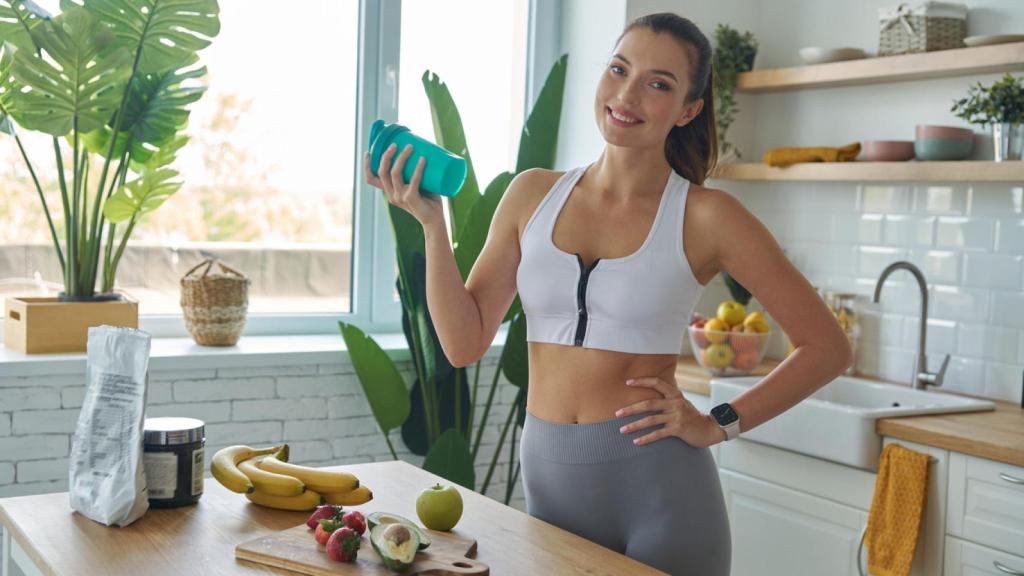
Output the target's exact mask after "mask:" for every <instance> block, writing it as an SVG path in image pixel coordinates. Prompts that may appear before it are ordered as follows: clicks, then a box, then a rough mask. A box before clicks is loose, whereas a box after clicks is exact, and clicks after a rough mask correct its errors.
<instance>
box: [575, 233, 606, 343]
mask: <svg viewBox="0 0 1024 576" xmlns="http://www.w3.org/2000/svg"><path fill="white" fill-rule="evenodd" d="M575 254H576V261H577V262H579V264H580V281H579V284H578V285H577V286H576V313H577V314H576V315H577V321H576V339H575V345H576V346H583V336H584V335H585V334H586V333H587V280H589V279H590V272H591V271H593V270H594V268H595V267H596V266H597V263H598V262H600V261H601V259H600V258H598V259H596V260H594V262H593V263H592V264H591V265H590V268H587V267H585V266H584V265H583V257H582V256H580V254H579V252H576V253H575Z"/></svg>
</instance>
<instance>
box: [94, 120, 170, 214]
mask: <svg viewBox="0 0 1024 576" xmlns="http://www.w3.org/2000/svg"><path fill="white" fill-rule="evenodd" d="M186 142H188V137H187V136H184V135H183V136H179V137H178V138H176V139H175V140H174V141H173V142H171V143H169V144H168V145H167V146H165V147H164V148H161V149H160V151H159V152H158V153H156V154H154V155H153V156H152V157H151V158H150V160H149V162H147V163H146V165H145V166H144V167H143V168H142V171H141V173H140V174H139V177H138V178H136V179H135V180H132V181H131V182H129V183H128V184H126V185H125V186H122V187H121V188H118V190H117V191H116V192H114V193H113V194H112V195H111V196H110V198H108V199H107V201H106V203H105V204H104V205H103V215H104V216H105V217H106V218H107V220H110V221H111V222H114V223H118V222H124V221H126V220H138V219H139V218H141V217H142V216H144V215H145V214H147V213H149V212H152V211H153V210H156V209H157V208H159V207H160V205H161V204H163V203H164V202H166V201H167V199H168V198H170V197H171V195H172V194H174V193H175V192H177V191H178V190H179V189H180V188H181V185H182V182H180V181H172V179H173V178H176V177H177V176H178V172H177V171H176V170H172V169H170V168H167V167H166V166H167V165H169V164H170V163H171V162H173V161H174V157H175V154H176V153H177V151H178V149H180V148H181V147H182V146H184V145H185V143H186Z"/></svg>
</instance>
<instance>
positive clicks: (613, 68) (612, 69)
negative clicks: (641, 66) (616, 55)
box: [609, 64, 622, 74]
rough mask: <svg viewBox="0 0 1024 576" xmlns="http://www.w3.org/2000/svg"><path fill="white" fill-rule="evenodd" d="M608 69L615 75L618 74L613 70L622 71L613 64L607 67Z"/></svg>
mask: <svg viewBox="0 0 1024 576" xmlns="http://www.w3.org/2000/svg"><path fill="white" fill-rule="evenodd" d="M609 68H610V69H611V71H612V72H614V73H615V74H618V72H615V70H616V69H619V70H621V69H622V67H621V66H616V65H615V64H612V65H611V66H609Z"/></svg>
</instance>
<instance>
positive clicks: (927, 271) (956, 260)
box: [910, 250, 961, 284]
mask: <svg viewBox="0 0 1024 576" xmlns="http://www.w3.org/2000/svg"><path fill="white" fill-rule="evenodd" d="M960 258H961V255H960V253H959V252H944V251H939V250H913V251H911V253H910V261H911V262H912V263H914V264H915V265H916V266H917V267H918V268H920V269H921V273H922V274H924V278H925V280H926V281H927V282H928V283H929V284H932V283H942V284H956V283H958V282H959V281H960Z"/></svg>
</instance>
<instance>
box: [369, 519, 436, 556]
mask: <svg viewBox="0 0 1024 576" xmlns="http://www.w3.org/2000/svg"><path fill="white" fill-rule="evenodd" d="M395 523H399V524H405V525H406V526H408V527H410V528H412V529H414V530H415V531H416V532H417V533H418V534H417V535H418V536H419V537H420V550H424V549H426V548H427V547H429V546H430V543H431V539H430V535H429V534H427V532H426V530H424V529H422V528H420V527H419V526H417V525H416V523H415V522H413V521H412V520H409V519H408V518H406V517H404V516H399V515H398V514H392V513H391V512H371V513H370V515H369V516H367V517H366V525H367V526H368V527H369V528H370V530H371V531H372V530H373V529H374V528H376V527H377V525H378V524H395Z"/></svg>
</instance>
